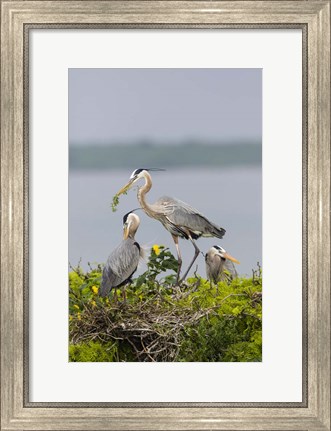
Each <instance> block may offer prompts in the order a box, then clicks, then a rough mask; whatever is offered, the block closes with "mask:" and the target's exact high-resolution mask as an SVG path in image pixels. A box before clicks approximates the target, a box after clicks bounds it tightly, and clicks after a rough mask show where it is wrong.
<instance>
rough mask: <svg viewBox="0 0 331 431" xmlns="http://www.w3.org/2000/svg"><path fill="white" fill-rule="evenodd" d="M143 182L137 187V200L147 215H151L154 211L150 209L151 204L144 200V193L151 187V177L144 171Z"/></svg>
mask: <svg viewBox="0 0 331 431" xmlns="http://www.w3.org/2000/svg"><path fill="white" fill-rule="evenodd" d="M144 178H145V184H144V185H143V186H142V187H139V188H138V194H137V197H138V201H139V203H140V206H141V208H142V209H143V210H144V211H145V213H146V214H147V215H149V216H150V217H153V214H154V211H153V209H152V205H149V204H148V203H147V201H146V194H147V193H148V192H149V191H150V189H151V188H152V178H151V176H150V175H149V173H148V172H146V174H145V176H144Z"/></svg>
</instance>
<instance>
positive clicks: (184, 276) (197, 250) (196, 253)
mask: <svg viewBox="0 0 331 431" xmlns="http://www.w3.org/2000/svg"><path fill="white" fill-rule="evenodd" d="M189 239H190V241H191V243H192V244H193V245H194V250H195V251H194V256H193V260H192V262H191V263H190V265H189V267H188V268H187V271H186V272H185V274H184V275H183V278H182V279H181V282H182V281H184V280H185V278H186V277H187V274H188V273H189V271H190V269H191V268H192V265H193V264H194V262H195V260H196V258H197V257H198V256H199V253H200V250H199V248H198V246H197V245H196V243H195V241H194V240H193V239H192V238H191V236H189Z"/></svg>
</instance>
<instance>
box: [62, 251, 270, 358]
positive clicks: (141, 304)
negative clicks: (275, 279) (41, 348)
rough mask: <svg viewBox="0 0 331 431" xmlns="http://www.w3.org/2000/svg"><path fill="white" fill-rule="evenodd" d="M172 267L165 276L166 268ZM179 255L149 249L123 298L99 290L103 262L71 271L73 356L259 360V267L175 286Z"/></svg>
mask: <svg viewBox="0 0 331 431" xmlns="http://www.w3.org/2000/svg"><path fill="white" fill-rule="evenodd" d="M166 270H168V272H169V270H170V273H169V274H168V275H166V276H163V278H162V273H164V271H166ZM176 271H177V260H176V259H175V258H174V257H173V255H172V254H171V253H170V251H169V250H168V249H166V248H164V247H162V246H160V247H157V246H154V247H153V249H152V250H151V255H150V259H149V262H148V268H147V271H146V272H145V273H144V274H142V275H140V276H139V277H137V278H136V279H134V280H133V282H132V283H131V284H130V285H128V286H127V287H126V302H124V301H123V298H121V297H120V300H117V301H116V300H115V298H114V291H115V289H113V290H112V292H111V294H110V296H109V298H101V297H100V296H99V295H98V289H99V286H100V281H101V274H102V268H101V266H100V265H98V266H97V267H96V268H90V271H89V272H87V273H84V272H83V271H82V270H81V268H79V267H78V268H74V269H73V271H72V272H70V274H69V313H70V314H69V334H70V350H69V357H70V361H77V362H95V361H98V362H105V361H110V362H111V361H168V362H171V361H177V362H178V361H181V362H257V361H261V360H262V273H261V268H260V267H258V270H257V271H254V272H253V277H250V278H237V279H235V280H233V281H232V282H226V281H223V282H219V283H218V284H217V285H211V284H210V283H209V281H207V280H205V279H203V278H201V277H199V276H198V275H196V276H195V277H192V278H189V279H188V280H187V281H186V282H185V283H183V284H182V285H181V286H180V287H178V286H174V281H175V277H176Z"/></svg>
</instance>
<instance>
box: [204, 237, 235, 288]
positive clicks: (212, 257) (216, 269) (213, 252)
mask: <svg viewBox="0 0 331 431" xmlns="http://www.w3.org/2000/svg"><path fill="white" fill-rule="evenodd" d="M205 260H206V273H207V277H208V279H209V280H210V283H212V282H214V283H218V282H219V281H223V280H232V279H233V278H236V277H237V276H238V274H237V271H236V269H235V267H234V265H233V263H232V262H235V263H239V261H238V260H237V259H235V258H234V257H232V256H230V255H229V254H228V253H227V252H226V251H225V250H224V248H222V247H220V246H219V245H214V246H213V247H211V248H210V249H209V250H208V252H207V253H206V256H205Z"/></svg>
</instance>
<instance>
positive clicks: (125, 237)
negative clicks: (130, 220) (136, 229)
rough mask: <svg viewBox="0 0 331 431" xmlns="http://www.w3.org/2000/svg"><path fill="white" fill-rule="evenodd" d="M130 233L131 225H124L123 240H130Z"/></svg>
mask: <svg viewBox="0 0 331 431" xmlns="http://www.w3.org/2000/svg"><path fill="white" fill-rule="evenodd" d="M129 231H130V225H128V224H126V225H124V228H123V238H124V239H128V237H129Z"/></svg>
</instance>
